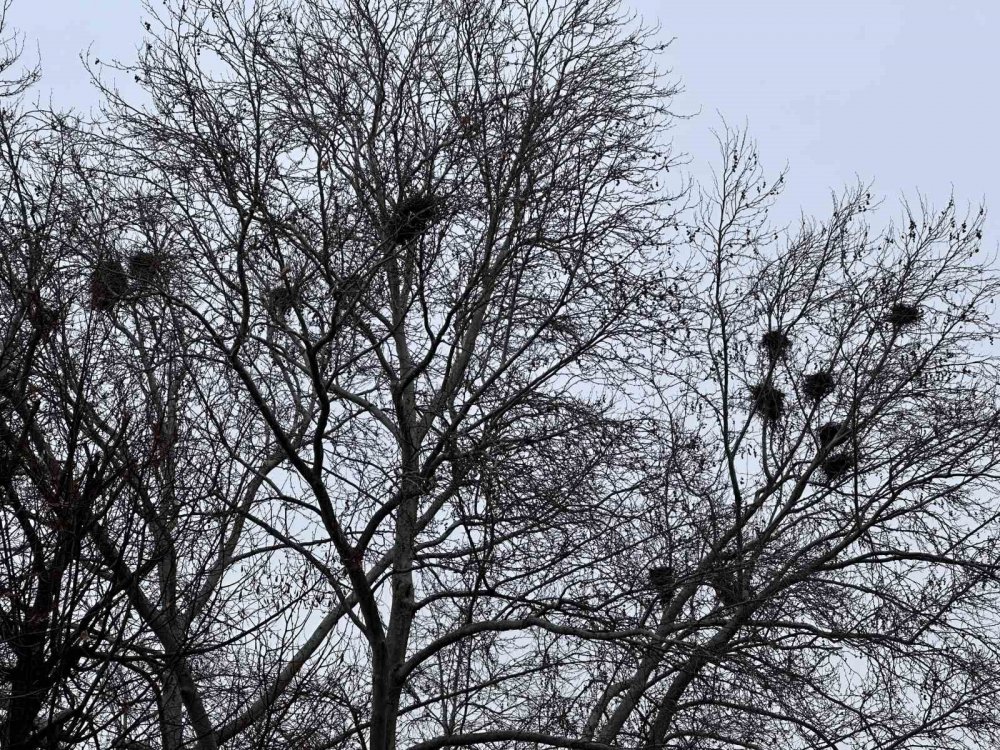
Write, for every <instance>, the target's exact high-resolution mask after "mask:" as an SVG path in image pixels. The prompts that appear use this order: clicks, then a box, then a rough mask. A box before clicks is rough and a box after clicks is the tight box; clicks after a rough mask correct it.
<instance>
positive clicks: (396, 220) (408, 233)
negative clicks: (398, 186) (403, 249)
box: [387, 193, 445, 245]
mask: <svg viewBox="0 0 1000 750" xmlns="http://www.w3.org/2000/svg"><path fill="white" fill-rule="evenodd" d="M444 208H445V203H444V200H443V199H442V198H439V197H438V196H436V195H433V194H431V193H418V194H416V195H411V196H409V197H407V198H404V199H402V200H401V201H400V202H399V203H398V204H396V210H395V212H394V213H393V215H392V217H391V218H390V220H389V224H388V227H387V231H388V235H389V237H391V238H392V241H393V242H395V243H396V244H397V245H405V244H407V243H409V242H412V241H413V240H415V239H417V238H418V237H420V236H421V235H422V234H423V233H424V232H426V231H427V230H428V229H430V228H431V226H433V225H434V224H436V223H437V222H438V221H440V220H441V218H442V217H443V216H444Z"/></svg>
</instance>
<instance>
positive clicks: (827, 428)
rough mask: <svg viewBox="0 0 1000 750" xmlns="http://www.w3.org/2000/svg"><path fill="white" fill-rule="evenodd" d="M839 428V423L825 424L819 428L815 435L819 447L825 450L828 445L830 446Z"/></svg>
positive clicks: (838, 432)
mask: <svg viewBox="0 0 1000 750" xmlns="http://www.w3.org/2000/svg"><path fill="white" fill-rule="evenodd" d="M841 427H842V425H841V423H840V422H827V423H826V424H824V425H823V426H822V427H820V428H819V430H818V433H817V434H818V437H819V444H820V446H821V447H823V448H826V447H827V446H828V445H831V444H832V443H833V441H834V440H835V439H836V437H837V435H839V434H840V429H841Z"/></svg>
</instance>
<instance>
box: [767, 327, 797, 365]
mask: <svg viewBox="0 0 1000 750" xmlns="http://www.w3.org/2000/svg"><path fill="white" fill-rule="evenodd" d="M791 346H792V340H791V339H790V338H788V334H787V333H785V332H784V331H778V330H771V331H768V332H767V333H765V334H764V335H763V336H761V337H760V347H761V349H763V350H764V351H765V352H767V356H768V357H770V358H771V359H778V357H781V356H784V354H785V353H786V352H787V351H788V350H789V349H790V348H791Z"/></svg>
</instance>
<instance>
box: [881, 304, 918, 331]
mask: <svg viewBox="0 0 1000 750" xmlns="http://www.w3.org/2000/svg"><path fill="white" fill-rule="evenodd" d="M887 317H888V320H889V323H890V325H892V327H893V328H895V329H896V330H897V331H902V330H904V329H906V328H910V327H911V326H915V325H916V324H917V323H919V322H920V320H921V318H923V317H924V314H923V311H921V309H920V308H919V307H917V306H916V305H911V304H908V303H906V302H897V303H896V304H894V305H893V306H892V308H891V309H890V310H889V315H888V316H887Z"/></svg>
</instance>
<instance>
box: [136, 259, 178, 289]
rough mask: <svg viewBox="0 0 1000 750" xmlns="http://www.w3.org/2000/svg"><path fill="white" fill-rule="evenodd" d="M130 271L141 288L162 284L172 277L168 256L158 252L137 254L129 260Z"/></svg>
mask: <svg viewBox="0 0 1000 750" xmlns="http://www.w3.org/2000/svg"><path fill="white" fill-rule="evenodd" d="M128 270H129V273H130V274H131V276H132V278H133V279H135V281H136V285H137V286H139V287H149V286H155V285H157V284H162V283H163V282H165V281H166V280H167V278H168V277H169V275H170V269H169V267H168V265H167V257H166V255H164V254H163V253H157V252H146V251H141V252H138V253H135V254H134V255H132V257H131V258H129V261H128Z"/></svg>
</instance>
